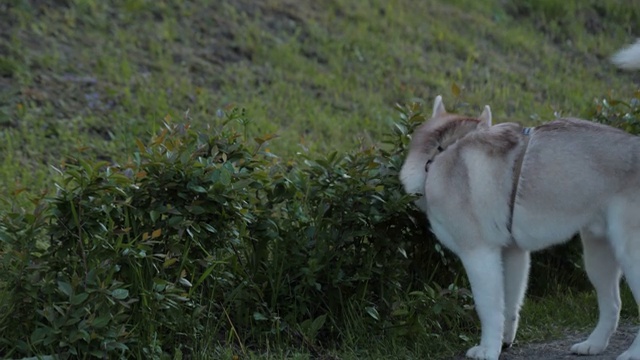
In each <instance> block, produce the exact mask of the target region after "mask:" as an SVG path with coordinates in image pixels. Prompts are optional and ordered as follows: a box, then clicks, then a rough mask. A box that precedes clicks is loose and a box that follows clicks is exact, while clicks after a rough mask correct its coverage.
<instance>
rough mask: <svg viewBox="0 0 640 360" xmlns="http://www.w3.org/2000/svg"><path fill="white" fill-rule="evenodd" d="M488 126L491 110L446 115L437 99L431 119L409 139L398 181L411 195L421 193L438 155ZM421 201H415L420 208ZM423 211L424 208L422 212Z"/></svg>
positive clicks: (422, 203)
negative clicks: (470, 114) (468, 135)
mask: <svg viewBox="0 0 640 360" xmlns="http://www.w3.org/2000/svg"><path fill="white" fill-rule="evenodd" d="M490 126H491V109H490V108H489V105H486V106H485V107H484V110H483V111H482V114H480V116H479V117H477V118H474V117H469V116H462V115H456V114H451V113H448V112H447V111H446V109H445V107H444V103H443V102H442V96H440V95H438V96H437V97H436V99H435V101H434V103H433V114H432V115H431V118H430V119H429V120H427V121H425V122H424V124H422V125H420V126H419V127H418V128H417V129H416V130H415V131H414V133H413V134H412V135H411V143H410V144H409V153H408V154H407V158H406V160H405V162H404V164H403V165H402V170H401V171H400V181H401V182H402V184H403V185H404V188H405V191H406V192H407V193H410V194H422V193H424V185H425V180H426V178H427V172H428V169H429V164H431V162H432V161H433V160H434V159H435V158H436V156H438V154H439V153H441V152H443V151H446V149H447V148H448V147H449V146H451V145H452V144H454V143H455V142H456V141H458V140H459V139H461V138H463V137H464V136H465V135H467V134H469V133H470V132H472V131H476V130H479V129H486V128H489V127H490ZM424 205H426V204H424V200H422V199H420V200H418V206H420V207H421V208H423V206H424ZM423 210H424V208H423Z"/></svg>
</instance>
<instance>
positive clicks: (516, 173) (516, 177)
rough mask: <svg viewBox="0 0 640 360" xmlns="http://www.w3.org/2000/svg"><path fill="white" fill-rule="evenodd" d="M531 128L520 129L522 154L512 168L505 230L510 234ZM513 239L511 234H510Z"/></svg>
mask: <svg viewBox="0 0 640 360" xmlns="http://www.w3.org/2000/svg"><path fill="white" fill-rule="evenodd" d="M533 129H534V128H532V127H526V128H522V135H524V136H523V137H522V140H524V144H523V146H522V152H521V154H520V155H519V156H518V158H517V159H516V163H515V164H514V167H513V188H512V189H511V199H510V201H509V210H510V211H509V223H508V224H507V230H508V231H509V233H510V234H512V233H511V227H512V226H513V207H514V206H515V203H516V195H517V194H518V185H519V184H520V173H521V172H522V162H523V161H524V155H525V154H526V152H527V147H528V146H529V140H530V139H531V134H532V132H533ZM512 237H513V234H512Z"/></svg>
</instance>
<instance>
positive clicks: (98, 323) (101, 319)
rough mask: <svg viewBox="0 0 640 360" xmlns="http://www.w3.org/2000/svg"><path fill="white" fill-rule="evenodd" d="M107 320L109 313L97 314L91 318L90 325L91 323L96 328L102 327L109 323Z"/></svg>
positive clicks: (108, 319) (109, 317) (109, 318)
mask: <svg viewBox="0 0 640 360" xmlns="http://www.w3.org/2000/svg"><path fill="white" fill-rule="evenodd" d="M109 321H111V316H110V315H103V316H98V317H97V318H95V319H93V321H92V322H91V325H93V327H94V328H96V329H102V328H103V327H105V326H107V325H108V324H109Z"/></svg>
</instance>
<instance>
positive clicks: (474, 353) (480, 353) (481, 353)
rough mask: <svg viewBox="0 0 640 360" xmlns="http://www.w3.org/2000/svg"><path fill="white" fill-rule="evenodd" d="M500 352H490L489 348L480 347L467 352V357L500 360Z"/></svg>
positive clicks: (480, 359)
mask: <svg viewBox="0 0 640 360" xmlns="http://www.w3.org/2000/svg"><path fill="white" fill-rule="evenodd" d="M499 356H500V350H489V349H488V348H487V347H485V346H482V345H478V346H474V347H472V348H471V349H469V350H468V351H467V357H468V358H471V359H477V360H498V357H499Z"/></svg>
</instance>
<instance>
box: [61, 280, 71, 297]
mask: <svg viewBox="0 0 640 360" xmlns="http://www.w3.org/2000/svg"><path fill="white" fill-rule="evenodd" d="M58 290H60V291H61V292H62V293H63V294H65V295H67V296H68V297H71V295H73V288H72V287H71V284H69V283H68V282H64V281H60V280H58Z"/></svg>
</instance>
